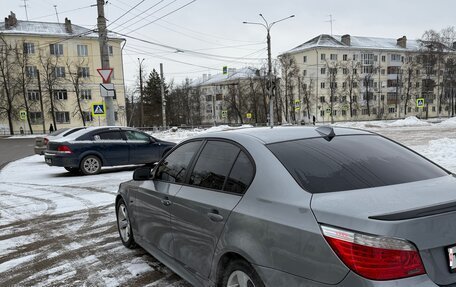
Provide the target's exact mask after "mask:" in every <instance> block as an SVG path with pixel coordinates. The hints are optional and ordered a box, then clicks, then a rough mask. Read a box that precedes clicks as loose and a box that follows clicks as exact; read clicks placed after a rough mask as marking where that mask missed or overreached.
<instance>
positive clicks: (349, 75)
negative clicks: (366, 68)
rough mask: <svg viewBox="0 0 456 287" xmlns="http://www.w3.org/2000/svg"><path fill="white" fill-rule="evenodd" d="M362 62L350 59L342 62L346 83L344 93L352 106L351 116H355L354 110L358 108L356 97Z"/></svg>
mask: <svg viewBox="0 0 456 287" xmlns="http://www.w3.org/2000/svg"><path fill="white" fill-rule="evenodd" d="M359 68H360V63H359V62H357V61H354V60H348V61H346V62H345V63H342V70H343V75H344V77H345V84H344V86H343V90H344V94H345V95H347V96H348V105H349V107H350V118H353V110H355V109H356V110H357V109H358V104H357V101H356V100H355V99H356V96H357V91H358V83H359V80H360V77H359Z"/></svg>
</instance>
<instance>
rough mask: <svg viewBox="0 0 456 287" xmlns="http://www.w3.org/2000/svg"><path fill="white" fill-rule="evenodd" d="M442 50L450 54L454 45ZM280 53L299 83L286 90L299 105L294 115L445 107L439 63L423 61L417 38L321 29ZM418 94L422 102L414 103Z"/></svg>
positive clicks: (382, 114)
mask: <svg viewBox="0 0 456 287" xmlns="http://www.w3.org/2000/svg"><path fill="white" fill-rule="evenodd" d="M443 50H444V51H445V52H446V53H447V55H451V56H454V54H455V49H454V47H445V48H444V49H443ZM443 50H442V51H443ZM284 56H288V57H291V58H293V59H294V61H293V62H294V63H295V65H296V66H297V67H298V70H299V74H298V77H299V81H296V82H299V83H300V85H299V87H298V86H297V85H294V86H293V87H292V88H291V91H289V93H292V94H293V96H294V97H295V98H296V99H297V100H296V102H297V103H300V105H301V107H300V108H298V109H297V110H298V111H299V113H300V115H299V117H297V118H303V119H309V118H310V119H311V118H312V116H315V117H316V118H317V121H319V122H329V121H331V120H333V121H346V120H374V119H395V118H403V117H405V116H411V115H415V116H418V117H422V118H423V117H437V116H445V115H448V113H449V109H450V107H449V105H450V104H449V100H448V91H445V88H444V85H443V80H444V78H445V70H444V67H443V64H442V65H438V63H432V65H429V64H428V63H427V62H428V61H426V60H425V59H428V58H430V57H426V46H425V45H423V42H420V41H418V40H408V39H407V38H406V37H405V36H403V37H401V38H399V39H390V38H375V37H358V36H351V35H343V36H336V35H335V36H331V35H325V34H322V35H319V36H317V37H315V38H313V39H311V40H309V41H307V42H305V43H303V44H302V45H299V46H297V47H295V48H293V49H291V50H290V51H288V52H286V53H284V54H282V57H284ZM421 98H424V106H423V107H418V106H417V104H416V102H417V99H421Z"/></svg>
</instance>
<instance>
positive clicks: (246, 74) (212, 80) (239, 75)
mask: <svg viewBox="0 0 456 287" xmlns="http://www.w3.org/2000/svg"><path fill="white" fill-rule="evenodd" d="M259 76H260V70H258V69H256V68H252V67H247V68H242V69H239V70H229V71H228V73H227V74H225V75H224V74H222V73H220V74H216V75H213V76H211V75H209V76H208V77H207V78H206V79H205V78H198V79H196V80H194V81H193V82H192V86H211V85H220V84H223V83H227V82H231V81H236V80H240V79H241V80H242V79H248V78H257V77H259Z"/></svg>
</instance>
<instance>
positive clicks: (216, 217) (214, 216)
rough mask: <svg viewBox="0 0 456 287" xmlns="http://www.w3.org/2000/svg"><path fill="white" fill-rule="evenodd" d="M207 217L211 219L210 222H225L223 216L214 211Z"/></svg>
mask: <svg viewBox="0 0 456 287" xmlns="http://www.w3.org/2000/svg"><path fill="white" fill-rule="evenodd" d="M207 216H208V217H209V219H210V220H212V221H214V222H220V221H223V216H221V215H220V214H219V213H218V211H217V210H213V211H211V212H208V213H207Z"/></svg>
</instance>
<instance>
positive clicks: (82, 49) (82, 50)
mask: <svg viewBox="0 0 456 287" xmlns="http://www.w3.org/2000/svg"><path fill="white" fill-rule="evenodd" d="M88 55H89V49H88V47H87V45H78V56H79V57H87V56H88Z"/></svg>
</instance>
